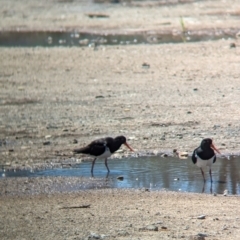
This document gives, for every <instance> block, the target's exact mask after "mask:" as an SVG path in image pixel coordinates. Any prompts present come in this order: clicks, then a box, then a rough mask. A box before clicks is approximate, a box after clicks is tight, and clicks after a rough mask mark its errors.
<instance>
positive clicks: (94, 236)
mask: <svg viewBox="0 0 240 240" xmlns="http://www.w3.org/2000/svg"><path fill="white" fill-rule="evenodd" d="M89 237H90V239H100V235H99V234H97V233H91V235H90V236H89Z"/></svg>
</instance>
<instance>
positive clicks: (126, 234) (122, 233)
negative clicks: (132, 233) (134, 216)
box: [118, 230, 129, 237]
mask: <svg viewBox="0 0 240 240" xmlns="http://www.w3.org/2000/svg"><path fill="white" fill-rule="evenodd" d="M128 235H129V233H128V232H127V231H125V230H119V231H118V236H123V237H125V236H128Z"/></svg>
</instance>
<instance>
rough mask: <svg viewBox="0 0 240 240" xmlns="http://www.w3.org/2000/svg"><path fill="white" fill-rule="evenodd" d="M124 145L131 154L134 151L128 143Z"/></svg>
mask: <svg viewBox="0 0 240 240" xmlns="http://www.w3.org/2000/svg"><path fill="white" fill-rule="evenodd" d="M124 145H125V146H126V147H128V148H129V149H130V150H131V151H132V152H134V150H133V149H132V148H131V147H130V146H129V145H128V143H124Z"/></svg>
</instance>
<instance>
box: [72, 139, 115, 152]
mask: <svg viewBox="0 0 240 240" xmlns="http://www.w3.org/2000/svg"><path fill="white" fill-rule="evenodd" d="M110 140H111V138H100V139H97V140H94V141H92V142H91V143H90V144H89V145H87V146H86V147H83V148H78V149H74V150H73V152H74V153H84V154H89V155H93V156H99V155H101V154H103V153H104V152H105V149H106V146H107V144H108V141H110Z"/></svg>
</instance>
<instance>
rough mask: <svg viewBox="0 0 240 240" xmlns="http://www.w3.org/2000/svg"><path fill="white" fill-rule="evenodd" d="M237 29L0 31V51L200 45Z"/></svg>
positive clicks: (232, 32)
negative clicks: (200, 42)
mask: <svg viewBox="0 0 240 240" xmlns="http://www.w3.org/2000/svg"><path fill="white" fill-rule="evenodd" d="M239 31H240V29H234V28H232V29H202V30H197V31H184V32H182V31H175V32H172V31H168V32H155V31H136V32H123V33H119V32H114V33H113V32H110V33H103V32H78V31H1V32H0V47H36V46H42V47H55V46H68V47H69V46H80V47H86V46H93V47H96V46H98V45H130V44H135V45H136V44H161V43H181V42H199V41H209V40H219V39H229V38H232V39H233V38H235V37H236V34H237V33H238V32H239Z"/></svg>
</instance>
